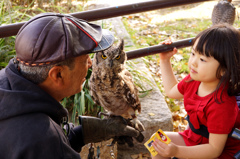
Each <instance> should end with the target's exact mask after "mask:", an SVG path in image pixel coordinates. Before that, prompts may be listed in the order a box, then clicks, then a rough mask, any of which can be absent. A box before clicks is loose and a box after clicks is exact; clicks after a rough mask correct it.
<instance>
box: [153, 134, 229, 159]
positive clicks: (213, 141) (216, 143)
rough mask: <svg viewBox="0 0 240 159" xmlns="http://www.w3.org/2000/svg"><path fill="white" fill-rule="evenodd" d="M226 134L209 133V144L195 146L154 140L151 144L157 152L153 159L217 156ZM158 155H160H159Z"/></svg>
mask: <svg viewBox="0 0 240 159" xmlns="http://www.w3.org/2000/svg"><path fill="white" fill-rule="evenodd" d="M227 138H228V134H212V133H210V134H209V144H202V145H196V146H178V145H175V144H174V143H169V144H168V145H167V144H165V143H163V142H161V141H159V140H155V142H154V143H153V144H152V145H153V147H154V149H155V150H156V151H157V152H158V153H159V154H158V155H157V156H155V157H153V159H158V158H161V157H160V156H162V157H173V156H174V157H178V158H217V157H218V156H220V155H221V153H222V151H223V148H224V146H225V143H226V141H227ZM159 155H160V156H159Z"/></svg>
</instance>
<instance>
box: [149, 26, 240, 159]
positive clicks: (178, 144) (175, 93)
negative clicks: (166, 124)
mask: <svg viewBox="0 0 240 159" xmlns="http://www.w3.org/2000/svg"><path fill="white" fill-rule="evenodd" d="M163 44H171V42H170V41H168V42H167V41H166V42H163ZM175 53H177V49H176V48H174V49H173V51H170V52H167V53H160V67H161V71H162V79H163V85H164V89H165V92H166V94H167V95H168V96H169V97H170V98H174V99H179V98H184V106H185V109H186V111H187V113H188V121H189V127H190V128H188V129H187V130H185V131H184V132H179V133H176V132H166V135H167V136H169V137H170V139H171V143H169V144H168V145H167V144H165V143H163V142H161V141H159V140H156V141H155V142H154V143H153V147H154V148H155V150H156V151H157V152H158V155H157V156H155V157H153V158H154V159H162V158H170V157H173V156H174V157H177V158H202V159H209V158H221V159H230V158H234V157H233V156H234V154H235V153H237V152H238V151H239V150H240V140H237V139H233V138H231V137H228V134H229V133H231V131H232V129H233V128H235V125H239V124H237V120H236V119H237V115H238V112H239V108H238V106H237V103H236V98H235V96H234V95H237V93H238V92H240V33H239V31H238V30H237V29H235V28H234V27H232V26H230V25H227V24H222V25H216V26H213V27H211V28H209V29H207V30H204V31H203V32H201V33H200V34H198V35H197V36H196V38H195V39H194V41H193V48H192V53H191V56H190V58H189V62H188V66H189V70H190V74H189V75H188V76H186V77H185V78H184V79H183V80H182V81H181V82H179V83H178V81H177V80H176V78H175V76H174V74H173V71H172V67H171V63H170V58H171V57H172V56H173V55H174V54H175Z"/></svg>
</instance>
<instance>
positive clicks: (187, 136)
mask: <svg viewBox="0 0 240 159" xmlns="http://www.w3.org/2000/svg"><path fill="white" fill-rule="evenodd" d="M190 79H191V78H190V75H188V76H187V77H185V78H184V79H183V80H182V81H181V82H179V84H178V90H179V92H180V93H181V94H183V95H184V106H185V110H186V111H187V113H188V115H189V118H190V121H191V123H192V125H193V126H194V128H195V129H199V128H200V125H205V126H206V127H207V128H208V132H209V133H214V134H229V133H230V132H231V131H232V129H233V128H234V125H235V123H236V119H237V115H238V111H239V108H238V106H237V102H236V98H235V96H228V94H227V90H226V89H224V90H223V93H222V102H221V99H220V93H221V91H222V89H220V90H219V92H218V96H217V98H218V100H219V101H220V102H221V103H217V102H216V101H215V98H216V97H215V92H214V93H212V94H209V95H207V96H205V97H200V96H198V95H197V91H198V87H199V85H200V82H199V81H190ZM187 81H188V82H187ZM179 134H181V135H182V137H183V139H184V141H185V144H186V145H187V146H193V145H198V144H206V143H208V142H209V140H208V138H205V137H203V136H201V135H198V134H195V133H194V132H193V131H191V129H188V130H185V131H184V132H179ZM239 150H240V141H239V140H236V139H233V138H228V141H227V143H226V146H225V149H224V151H223V153H222V155H221V156H220V158H224V159H228V158H233V155H234V154H235V153H236V152H238V151H239ZM231 156H232V157H231Z"/></svg>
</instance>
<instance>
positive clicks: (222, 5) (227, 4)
mask: <svg viewBox="0 0 240 159" xmlns="http://www.w3.org/2000/svg"><path fill="white" fill-rule="evenodd" d="M231 2H232V0H220V1H219V2H218V3H217V4H216V5H215V6H214V8H213V11H212V24H213V25H215V24H219V23H228V24H231V25H233V23H234V20H235V16H236V8H235V7H234V5H233V4H232V3H231Z"/></svg>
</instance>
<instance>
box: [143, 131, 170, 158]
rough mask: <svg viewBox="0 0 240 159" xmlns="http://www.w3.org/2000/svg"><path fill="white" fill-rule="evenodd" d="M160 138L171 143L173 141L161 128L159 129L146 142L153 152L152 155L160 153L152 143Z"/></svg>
mask: <svg viewBox="0 0 240 159" xmlns="http://www.w3.org/2000/svg"><path fill="white" fill-rule="evenodd" d="M156 139H159V140H160V141H162V142H164V143H166V144H169V143H170V142H171V139H170V138H169V137H168V136H167V135H166V134H165V133H164V132H163V131H162V130H161V129H159V130H158V131H157V132H156V133H155V134H153V136H152V137H151V138H150V139H149V140H148V141H147V142H146V143H145V144H144V145H145V146H146V148H147V149H148V151H149V152H150V153H151V154H152V156H156V155H157V154H158V153H157V151H156V150H155V149H154V148H153V146H152V143H153V142H154V141H155V140H156Z"/></svg>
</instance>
